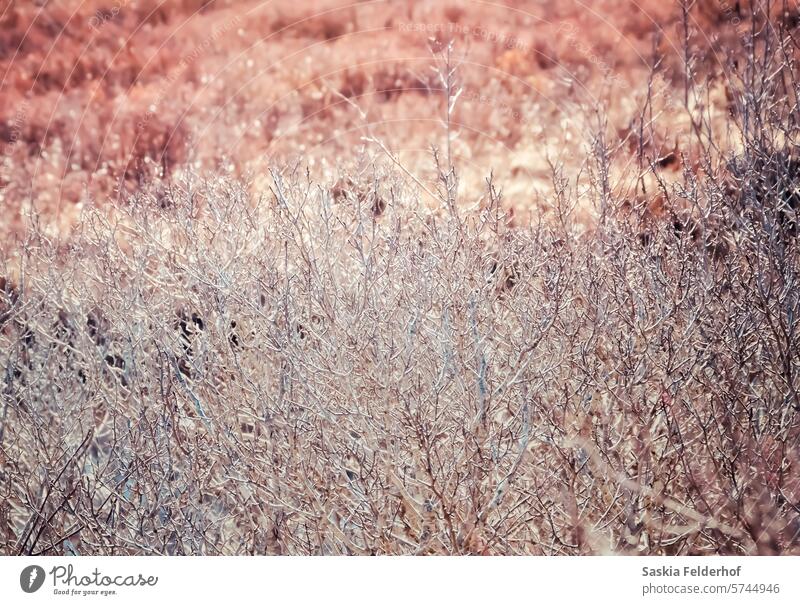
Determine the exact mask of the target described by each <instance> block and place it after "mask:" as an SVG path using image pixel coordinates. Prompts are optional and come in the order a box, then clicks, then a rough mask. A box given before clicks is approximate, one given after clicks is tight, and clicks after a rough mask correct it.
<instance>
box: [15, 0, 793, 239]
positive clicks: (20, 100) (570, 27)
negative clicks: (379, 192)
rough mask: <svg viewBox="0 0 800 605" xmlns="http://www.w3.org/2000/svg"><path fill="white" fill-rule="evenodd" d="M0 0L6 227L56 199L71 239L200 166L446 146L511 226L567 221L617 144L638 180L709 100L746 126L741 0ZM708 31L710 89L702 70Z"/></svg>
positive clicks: (664, 158) (341, 167)
mask: <svg viewBox="0 0 800 605" xmlns="http://www.w3.org/2000/svg"><path fill="white" fill-rule="evenodd" d="M792 6H793V4H792ZM0 7H1V8H0V72H1V73H2V79H0V153H2V158H1V159H2V167H0V204H2V208H3V213H2V216H0V232H3V233H9V232H11V231H14V230H16V229H18V228H19V226H20V225H21V222H22V221H23V217H24V216H25V215H26V213H28V212H29V211H31V210H32V209H35V210H36V211H37V212H38V213H39V214H40V215H41V217H43V219H44V222H45V223H46V227H47V228H48V229H51V230H52V231H53V232H54V233H55V232H58V233H62V234H64V233H68V231H69V228H70V225H72V224H73V223H74V221H75V218H76V216H77V214H78V213H79V212H80V210H81V208H82V207H84V206H85V205H86V204H102V203H104V201H106V200H109V199H124V197H125V196H126V195H128V194H129V193H131V192H133V191H135V190H136V189H137V188H138V187H141V186H142V184H143V183H145V182H149V181H152V180H153V179H157V180H158V181H160V182H165V183H166V182H169V181H170V180H172V179H175V178H177V177H178V176H179V175H180V174H181V173H184V172H186V171H192V172H195V173H198V174H204V175H209V174H211V175H213V174H224V175H230V176H237V177H242V178H245V179H246V180H247V181H248V182H249V183H250V186H251V187H253V188H254V189H255V190H256V191H263V190H265V188H266V187H267V183H268V182H269V179H268V176H267V170H268V168H269V167H270V166H280V167H287V166H288V167H293V168H297V167H302V169H304V170H305V169H306V168H308V169H310V170H311V172H312V174H313V175H314V177H315V178H317V179H320V180H321V182H325V183H330V184H335V183H337V182H341V180H342V179H343V178H344V177H343V176H342V175H343V174H345V173H346V174H351V175H352V174H359V173H361V172H364V171H370V170H373V169H374V167H375V163H376V162H388V163H390V164H393V163H398V162H399V163H400V164H402V166H403V168H404V169H405V170H408V171H410V172H412V173H413V174H414V175H415V176H417V177H418V178H420V179H421V180H423V181H424V180H426V179H430V178H433V177H434V174H435V165H434V162H433V159H432V153H431V149H432V146H436V147H437V148H438V149H440V150H442V155H443V156H444V155H447V154H449V156H448V157H449V158H450V159H451V160H452V163H453V165H454V166H455V167H456V168H457V169H458V171H459V174H460V185H459V193H460V195H461V200H462V201H463V202H464V203H466V204H475V203H478V204H479V203H481V199H482V197H483V196H484V192H485V179H486V178H487V177H488V176H489V174H490V173H493V174H494V179H495V182H496V184H497V185H498V186H499V187H501V188H502V190H503V192H504V204H505V207H506V209H507V211H508V212H509V216H510V220H511V221H516V222H519V223H522V222H525V221H527V220H529V219H531V218H532V217H540V216H546V215H547V213H548V212H549V208H550V206H549V200H550V198H551V196H552V194H553V184H552V183H553V174H554V171H559V170H562V169H563V171H564V174H565V175H566V176H567V177H568V178H571V179H573V180H574V183H575V186H576V188H578V189H580V178H578V176H577V175H580V174H582V171H583V172H585V165H584V164H585V163H584V161H583V159H582V158H585V157H586V154H587V151H588V150H589V149H590V148H592V147H593V146H596V145H597V144H598V141H600V142H602V141H605V144H607V145H608V146H609V148H610V149H611V150H612V151H613V158H611V159H613V162H611V164H612V176H613V179H612V180H613V182H614V183H623V182H624V183H630V182H633V181H635V179H633V181H632V180H631V179H630V178H628V177H630V176H631V175H634V176H636V174H637V167H636V166H634V165H633V164H632V162H633V160H632V158H634V157H635V156H637V155H638V156H639V157H640V158H641V157H642V153H643V152H644V156H645V157H647V158H648V159H649V160H651V161H653V160H654V161H661V162H663V164H664V166H665V167H669V168H670V169H671V170H674V171H677V170H679V169H680V166H679V163H678V162H677V161H672V160H673V159H674V158H675V157H677V156H678V155H679V154H681V155H683V156H685V157H690V156H691V153H692V142H691V136H690V135H691V130H692V128H691V123H690V121H689V120H688V119H687V118H685V117H684V116H685V115H686V114H687V112H686V111H685V109H686V107H688V106H691V108H692V110H693V112H694V113H695V114H696V113H697V109H698V105H701V106H702V107H700V111H701V113H703V115H706V116H707V118H708V120H709V122H710V123H717V122H719V124H720V126H719V130H720V132H721V133H723V135H722V138H723V139H724V138H725V135H724V131H725V123H726V116H728V115H729V114H730V112H731V107H732V99H731V95H730V91H729V87H727V85H726V69H727V67H728V62H729V61H730V56H729V54H728V53H727V52H726V48H727V47H728V46H730V44H731V40H732V39H734V38H735V37H736V36H737V27H743V26H745V24H746V14H747V3H746V2H740V1H733V0H730V1H725V0H694V1H691V2H688V1H687V2H683V1H681V0H639V1H636V2H634V1H631V0H587V1H586V2H580V1H578V0H563V1H561V2H550V1H545V0H505V1H498V2H483V1H477V0H447V1H444V0H420V1H414V2H411V1H406V0H367V1H346V0H317V1H314V2H308V1H305V2H303V1H300V2H298V1H291V0H274V1H263V0H258V1H256V0H236V1H235V2H234V1H232V0H172V1H170V2H162V1H157V0H85V1H81V0H59V1H49V2H48V1H38V2H37V1H31V0H25V1H7V0H6V1H4V2H1V3H0ZM794 15H795V13H792V14H788V13H787V14H786V15H785V18H786V19H787V20H791V21H792V25H794V24H795V23H794V20H796V19H795V16H794ZM687 24H688V25H689V27H688V28H687V27H686V25H687ZM687 44H688V45H690V46H691V47H692V53H693V56H694V57H695V58H694V59H693V62H692V65H691V68H692V70H693V73H692V74H691V76H692V78H694V79H695V80H696V81H701V82H702V83H703V93H702V94H700V95H697V94H691V95H690V94H689V93H688V92H687V91H686V90H685V87H684V80H685V77H686V73H685V72H686V70H685V69H684V67H683V66H684V57H685V55H686V52H687V48H686V46H687ZM448 74H450V75H448ZM448 80H449V84H448ZM448 88H449V89H450V92H449V93H448V91H447V89H448ZM456 93H457V94H456ZM456 97H457V98H456ZM448 102H450V108H451V111H449V112H448ZM664 113H669V114H671V115H672V118H671V119H669V120H663V119H660V120H659V122H658V123H659V124H660V126H658V127H653V128H642V125H643V123H646V124H650V123H652V122H653V120H654V118H655V117H657V116H663V115H664ZM665 123H666V124H669V125H670V126H669V127H667V128H664V126H663V125H664V124H665ZM678 152H679V153H678ZM671 153H674V154H675V155H674V156H670V154H671ZM447 161H448V160H447V158H444V159H443V162H444V163H446V162H447ZM640 163H641V162H640ZM334 186H335V185H334ZM632 194H633V193H632ZM585 214H586V216H585V217H584V218H585V220H586V221H587V222H588V221H591V220H592V217H591V216H590V215H591V210H590V209H586V213H585Z"/></svg>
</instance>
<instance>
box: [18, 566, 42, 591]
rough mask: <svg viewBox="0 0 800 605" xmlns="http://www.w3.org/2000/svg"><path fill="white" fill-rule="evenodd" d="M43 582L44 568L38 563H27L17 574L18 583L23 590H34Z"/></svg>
mask: <svg viewBox="0 0 800 605" xmlns="http://www.w3.org/2000/svg"><path fill="white" fill-rule="evenodd" d="M42 584H44V569H42V568H41V567H39V566H38V565H28V566H27V567H26V568H25V569H23V570H22V573H21V574H19V585H20V587H22V590H24V591H25V592H36V591H37V590H39V589H40V588H41V587H42Z"/></svg>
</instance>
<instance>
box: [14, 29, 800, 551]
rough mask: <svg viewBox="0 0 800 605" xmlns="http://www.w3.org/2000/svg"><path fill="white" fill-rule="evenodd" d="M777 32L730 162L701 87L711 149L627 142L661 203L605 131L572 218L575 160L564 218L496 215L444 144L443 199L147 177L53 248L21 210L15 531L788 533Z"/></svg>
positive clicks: (232, 542) (380, 180) (745, 83)
mask: <svg viewBox="0 0 800 605" xmlns="http://www.w3.org/2000/svg"><path fill="white" fill-rule="evenodd" d="M773 34H774V35H772V37H770V35H771V34H769V32H768V31H767V30H764V31H759V32H757V35H756V34H754V35H753V37H752V38H751V40H750V42H751V45H752V46H751V51H752V52H751V53H750V54H749V56H748V57H746V58H744V59H742V60H741V62H740V63H738V64H737V65H735V66H732V67H731V72H730V82H731V87H732V89H733V90H732V91H731V94H732V98H735V99H746V100H747V102H746V103H742V104H740V105H739V111H738V112H737V114H736V115H737V120H738V125H739V132H738V137H739V142H740V144H741V145H740V147H741V149H740V151H739V152H737V153H736V154H735V156H734V154H730V153H726V152H725V151H723V148H722V147H721V146H717V145H714V144H713V143H714V139H713V133H712V132H711V130H710V128H709V125H708V123H707V122H705V121H704V120H703V119H702V114H701V112H702V109H701V108H700V109H695V107H694V106H693V105H691V104H690V103H689V102H686V103H685V111H686V112H689V113H690V117H691V118H692V120H693V124H695V126H696V137H697V141H696V142H697V145H698V147H699V148H700V151H699V152H698V153H697V156H698V160H697V162H696V165H697V166H698V167H699V168H698V169H696V170H695V169H693V168H691V165H690V163H688V162H685V161H683V160H684V157H683V155H682V154H683V151H682V150H680V149H677V150H675V151H674V152H673V153H674V154H676V155H680V156H681V158H680V159H681V161H680V162H677V161H675V160H670V162H668V164H669V166H668V167H671V166H672V165H673V164H674V165H678V166H680V168H681V171H680V172H679V173H678V175H679V178H678V180H677V181H676V182H674V183H667V182H666V181H665V179H664V176H663V174H662V173H661V172H660V171H661V170H662V169H663V168H664V166H661V160H662V159H663V155H662V154H660V153H659V154H657V153H656V152H658V151H659V150H658V149H653V150H652V152H653V154H652V157H645V153H646V152H645V151H642V152H641V156H640V162H639V165H640V167H641V168H642V170H647V167H648V166H649V167H650V170H649V176H651V177H652V179H653V181H654V182H655V183H656V191H652V190H651V189H648V191H647V192H643V191H640V190H639V189H638V187H639V184H640V183H639V181H641V180H642V178H639V180H637V183H636V185H635V187H634V191H636V193H637V194H639V195H652V196H653V197H657V199H658V206H657V210H656V209H655V208H654V204H653V203H651V200H647V199H646V200H645V203H639V202H638V201H633V202H632V201H631V199H630V198H628V197H626V196H625V195H623V194H621V193H619V192H620V191H623V190H622V189H620V188H619V187H616V186H615V184H614V183H613V182H612V179H611V175H610V171H611V168H612V167H613V164H614V154H613V146H612V145H611V144H610V143H609V142H608V141H607V140H606V138H605V137H604V136H600V135H598V136H596V137H595V138H594V140H593V145H592V151H593V155H592V157H590V158H588V160H589V161H588V162H587V165H588V172H589V173H590V184H591V187H590V188H589V190H588V194H587V195H589V196H590V197H591V201H592V203H593V204H594V206H595V207H596V208H598V214H599V215H601V217H602V220H601V221H598V224H597V225H596V226H595V228H594V229H593V230H591V231H589V232H586V233H582V234H576V233H575V230H574V229H572V228H571V226H570V225H571V218H570V217H571V215H572V213H573V212H574V211H575V208H576V205H577V201H576V199H575V196H576V194H575V192H574V190H573V189H572V188H571V187H570V186H569V185H568V182H567V181H566V178H565V177H564V176H563V171H562V169H561V167H559V166H557V165H553V166H552V167H553V180H554V190H555V192H556V194H555V199H554V200H553V204H554V206H555V212H554V216H555V220H552V221H550V222H547V223H545V222H541V223H539V224H536V225H533V226H531V227H528V228H524V229H523V228H510V227H509V225H508V224H507V222H506V218H505V215H504V213H503V212H502V211H501V196H500V194H499V192H498V191H497V190H496V189H495V184H494V183H493V182H492V181H491V180H490V181H489V182H488V183H487V193H486V199H487V202H486V203H485V204H483V205H481V206H480V207H478V208H473V209H465V208H462V207H460V206H459V205H458V204H457V203H456V201H457V200H456V192H457V187H455V186H451V185H452V183H454V182H456V181H455V178H456V172H455V169H454V167H453V165H452V162H451V161H450V158H449V157H448V158H446V160H447V165H446V166H440V168H439V175H440V183H439V186H438V187H437V186H436V185H434V186H433V189H434V190H435V191H437V192H438V193H439V195H440V197H441V202H442V204H441V208H434V209H431V208H430V207H429V206H428V203H427V202H429V200H428V199H427V198H425V200H424V202H423V201H422V200H420V199H418V197H417V195H418V194H419V193H420V187H419V183H418V182H411V179H408V178H407V177H408V176H409V175H408V174H406V173H403V174H400V175H398V174H397V173H396V171H397V166H396V164H397V162H394V163H393V165H392V166H391V169H381V167H380V166H376V167H375V168H374V169H373V170H371V171H370V172H369V176H364V175H365V174H367V173H366V172H365V173H364V174H362V175H361V176H359V177H358V178H355V177H354V176H353V175H350V176H346V177H343V178H342V179H341V180H340V181H339V183H337V184H335V185H334V186H333V187H332V188H327V187H323V186H320V185H317V184H315V183H314V182H312V181H311V179H310V178H309V177H302V176H299V175H298V174H297V173H295V172H292V171H288V170H287V171H285V172H280V171H275V172H274V173H273V174H272V188H271V191H270V192H269V194H268V195H265V196H264V197H263V198H262V199H253V198H252V197H251V196H250V195H249V194H248V193H247V192H248V191H250V190H251V189H250V188H249V187H248V186H246V185H242V184H238V183H237V182H233V181H231V182H229V181H225V180H222V179H213V180H211V181H209V182H205V183H200V184H198V183H196V182H194V181H192V180H190V179H189V180H184V181H181V182H180V183H172V184H170V185H169V186H167V185H165V184H163V183H159V184H157V185H154V186H153V188H152V189H147V188H145V189H142V190H140V191H138V192H137V194H136V195H135V196H134V197H133V198H132V199H130V200H128V201H127V202H126V203H124V204H119V205H118V206H117V207H115V208H114V209H113V210H112V211H109V210H108V209H103V210H102V211H100V210H98V209H94V208H92V209H89V210H87V211H86V212H85V213H84V215H83V217H82V220H81V222H80V225H79V228H78V230H77V232H76V233H75V235H74V237H73V238H72V239H71V240H70V242H69V243H68V244H66V245H65V244H63V243H60V242H56V241H51V240H49V239H48V238H47V237H46V236H45V235H44V234H43V233H42V232H41V231H40V230H38V229H37V228H36V225H35V224H34V226H33V227H31V229H30V230H29V232H28V234H27V237H26V239H25V240H24V241H22V242H20V244H19V246H18V248H19V256H18V259H19V260H17V261H14V262H12V260H14V259H12V258H11V257H10V255H9V258H8V259H4V262H3V263H0V266H2V267H5V266H8V267H9V268H10V267H12V265H13V266H15V267H16V268H15V269H14V272H13V276H14V277H13V280H12V278H11V277H10V276H11V275H12V272H11V271H10V269H9V272H8V275H9V277H8V278H3V279H2V280H1V281H0V286H1V287H0V375H1V376H2V387H0V388H2V415H1V416H0V418H2V420H0V456H2V466H1V467H0V490H1V493H2V498H0V552H3V553H6V554H62V553H78V554H149V553H152V554H156V553H159V554H161V553H168V554H401V553H402V554H603V553H610V552H625V553H645V554H672V555H676V554H779V553H780V554H800V472H798V467H799V466H800V447H798V445H799V444H800V394H799V392H798V389H800V379H799V378H798V372H800V331H799V330H798V318H800V294H798V292H800V288H798V280H799V279H800V258H798V241H797V234H796V229H795V225H796V213H797V186H798V183H799V181H798V176H799V175H798V174H797V170H796V165H797V160H796V159H795V157H796V156H795V152H794V150H795V148H796V144H797V124H798V121H797V120H796V119H794V117H793V116H796V114H797V105H796V99H797V95H796V92H797V85H796V82H795V80H794V79H793V74H794V73H795V65H794V59H793V57H794V54H793V52H794V51H793V50H792V49H791V48H790V44H791V37H790V36H789V37H786V36H783V35H781V32H780V31H778V32H773ZM687 47H688V46H687ZM775 74H779V76H776V75H775ZM781 78H782V80H781V81H782V84H781V86H776V84H775V83H776V81H777V80H778V79H781ZM687 81H688V82H690V84H691V78H690V77H687ZM690 84H687V86H689V85H690ZM692 94H693V91H692V90H688V89H687V93H686V95H685V96H686V98H687V99H690V98H691V95H692ZM695 111H696V112H697V113H692V112H695ZM601 123H602V121H601ZM640 132H644V126H642V127H641V129H640ZM640 149H642V150H644V149H645V146H644V145H640ZM387 154H388V152H387ZM388 155H389V157H390V158H392V156H391V154H388ZM671 169H672V168H671ZM426 193H427V194H430V190H426ZM428 197H430V195H428ZM433 197H435V194H433ZM4 254H5V253H4ZM12 281H13V283H12Z"/></svg>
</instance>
